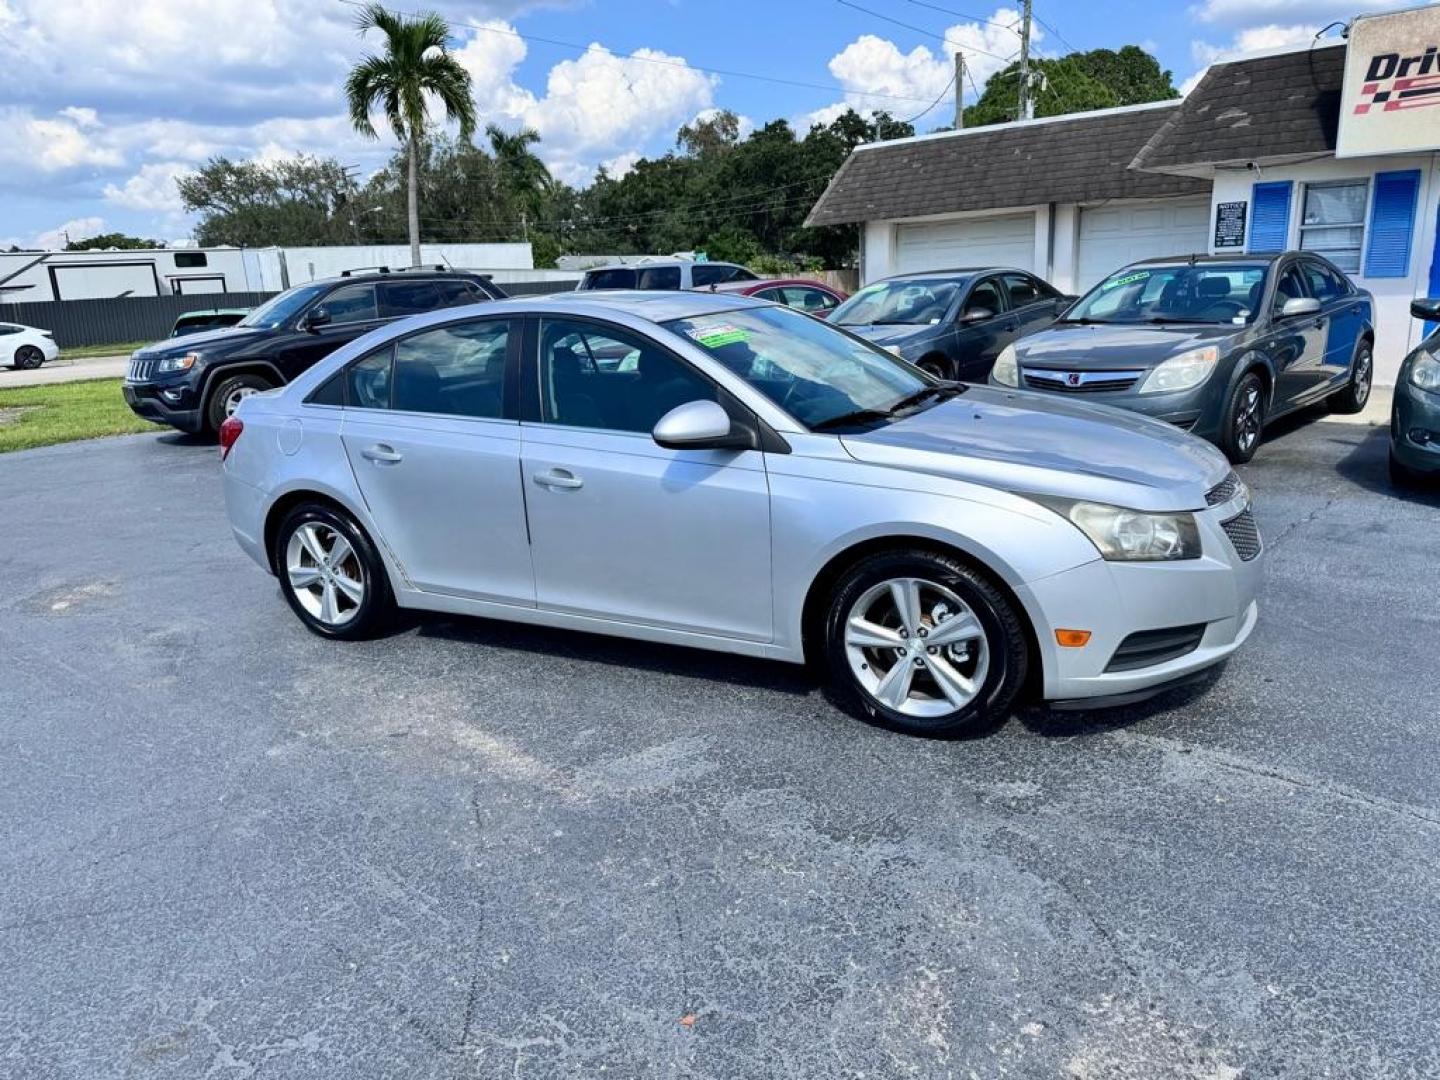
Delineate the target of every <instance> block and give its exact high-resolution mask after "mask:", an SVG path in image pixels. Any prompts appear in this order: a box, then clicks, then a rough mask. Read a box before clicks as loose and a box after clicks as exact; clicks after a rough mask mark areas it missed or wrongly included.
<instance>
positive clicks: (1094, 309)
mask: <svg viewBox="0 0 1440 1080" xmlns="http://www.w3.org/2000/svg"><path fill="white" fill-rule="evenodd" d="M1265 270H1266V268H1265V267H1264V266H1260V265H1256V264H1255V263H1248V264H1247V263H1234V264H1227V263H1198V264H1193V265H1192V264H1190V263H1185V264H1182V265H1179V266H1131V267H1127V268H1126V269H1124V270H1121V271H1118V272H1117V273H1114V274H1111V275H1110V276H1109V277H1108V278H1106V279H1105V280H1104V281H1102V282H1101V283H1100V284H1099V285H1096V286H1095V288H1093V289H1091V290H1090V291H1089V292H1088V293H1086V294H1085V295H1084V296H1083V297H1081V298H1080V300H1079V301H1078V302H1077V303H1076V304H1075V306H1074V307H1072V308H1071V309H1070V310H1069V311H1068V312H1066V313H1065V317H1064V318H1063V319H1062V320H1060V321H1061V322H1098V323H1147V322H1153V323H1167V322H1174V323H1247V322H1249V321H1250V320H1251V319H1253V318H1254V316H1255V313H1256V311H1258V310H1259V308H1260V297H1261V295H1262V294H1263V293H1264V291H1265Z"/></svg>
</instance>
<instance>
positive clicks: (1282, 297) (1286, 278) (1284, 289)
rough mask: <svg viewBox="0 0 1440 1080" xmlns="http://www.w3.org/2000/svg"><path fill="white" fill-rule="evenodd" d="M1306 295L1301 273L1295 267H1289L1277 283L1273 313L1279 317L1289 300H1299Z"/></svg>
mask: <svg viewBox="0 0 1440 1080" xmlns="http://www.w3.org/2000/svg"><path fill="white" fill-rule="evenodd" d="M1304 295H1305V286H1304V285H1303V284H1301V282H1300V271H1299V269H1297V268H1296V267H1295V266H1293V265H1292V266H1287V267H1286V268H1285V272H1284V273H1283V274H1281V275H1280V280H1279V281H1278V282H1276V283H1275V300H1274V302H1273V303H1272V304H1271V311H1272V312H1273V313H1274V314H1276V315H1279V314H1280V312H1281V310H1282V309H1283V308H1284V307H1285V303H1286V301H1288V300H1299V299H1300V298H1301V297H1303V296H1304Z"/></svg>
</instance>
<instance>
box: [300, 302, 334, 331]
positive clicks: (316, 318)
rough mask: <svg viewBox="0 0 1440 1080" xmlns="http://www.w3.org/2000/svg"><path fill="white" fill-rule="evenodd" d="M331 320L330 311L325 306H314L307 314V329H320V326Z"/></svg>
mask: <svg viewBox="0 0 1440 1080" xmlns="http://www.w3.org/2000/svg"><path fill="white" fill-rule="evenodd" d="M329 322H330V311H329V309H328V308H324V307H313V308H311V309H310V311H309V312H308V313H307V314H306V316H305V329H306V330H310V331H312V332H313V331H315V330H319V329H320V327H322V326H326V325H328V324H329Z"/></svg>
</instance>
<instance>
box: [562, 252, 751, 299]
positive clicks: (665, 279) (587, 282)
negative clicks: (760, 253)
mask: <svg viewBox="0 0 1440 1080" xmlns="http://www.w3.org/2000/svg"><path fill="white" fill-rule="evenodd" d="M759 280H760V278H759V276H758V275H756V274H753V273H751V272H750V271H749V270H746V269H745V267H743V266H737V265H736V264H735V263H727V262H694V261H693V260H690V259H651V260H646V261H645V262H636V263H615V264H613V265H611V266H597V267H595V268H594V269H593V270H587V271H585V276H584V277H583V278H582V279H581V280H580V284H579V285H577V286H576V289H577V290H578V291H580V292H588V291H590V290H592V289H645V290H650V289H708V288H709V287H710V286H711V285H723V284H724V283H725V282H727V281H759Z"/></svg>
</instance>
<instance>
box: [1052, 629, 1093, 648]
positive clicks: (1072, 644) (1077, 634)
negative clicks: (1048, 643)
mask: <svg viewBox="0 0 1440 1080" xmlns="http://www.w3.org/2000/svg"><path fill="white" fill-rule="evenodd" d="M1089 640H1090V631H1089V630H1056V631H1055V642H1056V644H1058V645H1059V646H1061V647H1062V648H1065V649H1078V648H1081V647H1082V646H1083V645H1084V644H1085V643H1086V642H1087V641H1089Z"/></svg>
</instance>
